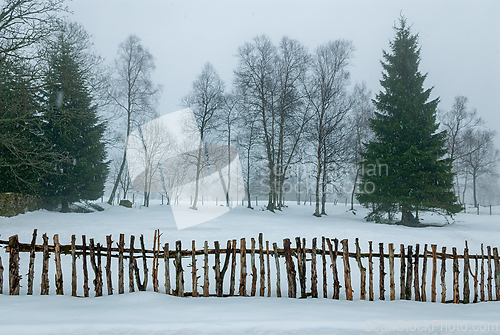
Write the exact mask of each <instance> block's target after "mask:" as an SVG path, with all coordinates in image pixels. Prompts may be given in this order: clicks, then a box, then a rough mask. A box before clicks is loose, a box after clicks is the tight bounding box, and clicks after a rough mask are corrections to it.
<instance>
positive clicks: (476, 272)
mask: <svg viewBox="0 0 500 335" xmlns="http://www.w3.org/2000/svg"><path fill="white" fill-rule="evenodd" d="M474 263H475V271H474V275H472V274H471V275H472V277H473V278H474V301H473V302H474V303H476V302H479V291H478V288H477V284H478V282H479V280H478V263H479V262H478V257H477V255H476V257H475V262H474Z"/></svg>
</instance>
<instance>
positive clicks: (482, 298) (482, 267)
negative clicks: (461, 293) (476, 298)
mask: <svg viewBox="0 0 500 335" xmlns="http://www.w3.org/2000/svg"><path fill="white" fill-rule="evenodd" d="M480 291H481V301H485V294H484V248H483V244H482V243H481V284H480Z"/></svg>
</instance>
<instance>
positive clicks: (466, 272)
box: [464, 241, 470, 304]
mask: <svg viewBox="0 0 500 335" xmlns="http://www.w3.org/2000/svg"><path fill="white" fill-rule="evenodd" d="M469 267H470V264H469V248H468V246H467V241H465V248H464V304H468V303H469V302H470V288H469V271H470V270H469Z"/></svg>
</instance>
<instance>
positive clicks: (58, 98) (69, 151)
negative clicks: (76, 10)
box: [43, 23, 108, 212]
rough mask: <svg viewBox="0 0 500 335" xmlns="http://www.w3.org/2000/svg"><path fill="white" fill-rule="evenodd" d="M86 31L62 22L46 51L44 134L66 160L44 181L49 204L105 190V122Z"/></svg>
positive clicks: (97, 194)
mask: <svg viewBox="0 0 500 335" xmlns="http://www.w3.org/2000/svg"><path fill="white" fill-rule="evenodd" d="M89 46H90V44H89V42H88V35H87V33H86V32H85V31H84V30H83V28H82V27H80V26H79V25H77V24H71V23H65V24H63V25H62V27H61V31H60V32H59V33H58V35H57V37H56V39H55V41H54V44H53V45H52V46H51V47H50V48H49V51H48V71H47V74H46V77H45V88H46V89H45V94H44V98H45V103H46V106H47V108H46V111H45V113H44V116H45V118H46V120H47V123H46V124H45V126H44V134H45V136H46V138H47V139H48V140H49V141H50V143H51V144H52V145H53V147H54V149H55V150H56V151H57V152H59V153H60V154H62V155H64V156H65V157H66V158H67V160H66V161H63V162H61V161H56V162H54V165H53V169H54V170H55V171H56V172H57V174H54V175H49V176H47V178H46V179H45V183H44V192H43V193H44V196H45V198H46V200H48V201H47V203H48V204H55V203H60V204H61V207H62V208H61V211H62V212H67V211H68V209H69V204H70V203H72V202H76V201H80V200H95V199H98V198H99V197H101V196H102V195H103V192H104V183H105V181H106V177H107V173H108V162H106V161H105V160H106V151H105V146H104V143H103V141H102V137H103V133H104V131H105V124H104V123H103V122H101V121H100V120H99V117H98V115H97V106H96V105H95V104H94V103H93V99H92V92H91V85H90V82H89V79H90V72H89V71H91V66H90V67H89V65H91V64H88V63H87V60H88V57H87V56H86V54H85V53H86V52H88V47H89Z"/></svg>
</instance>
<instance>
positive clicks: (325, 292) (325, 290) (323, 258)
mask: <svg viewBox="0 0 500 335" xmlns="http://www.w3.org/2000/svg"><path fill="white" fill-rule="evenodd" d="M321 261H322V263H323V298H325V299H326V298H328V286H327V283H326V247H325V237H324V236H322V237H321Z"/></svg>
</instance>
